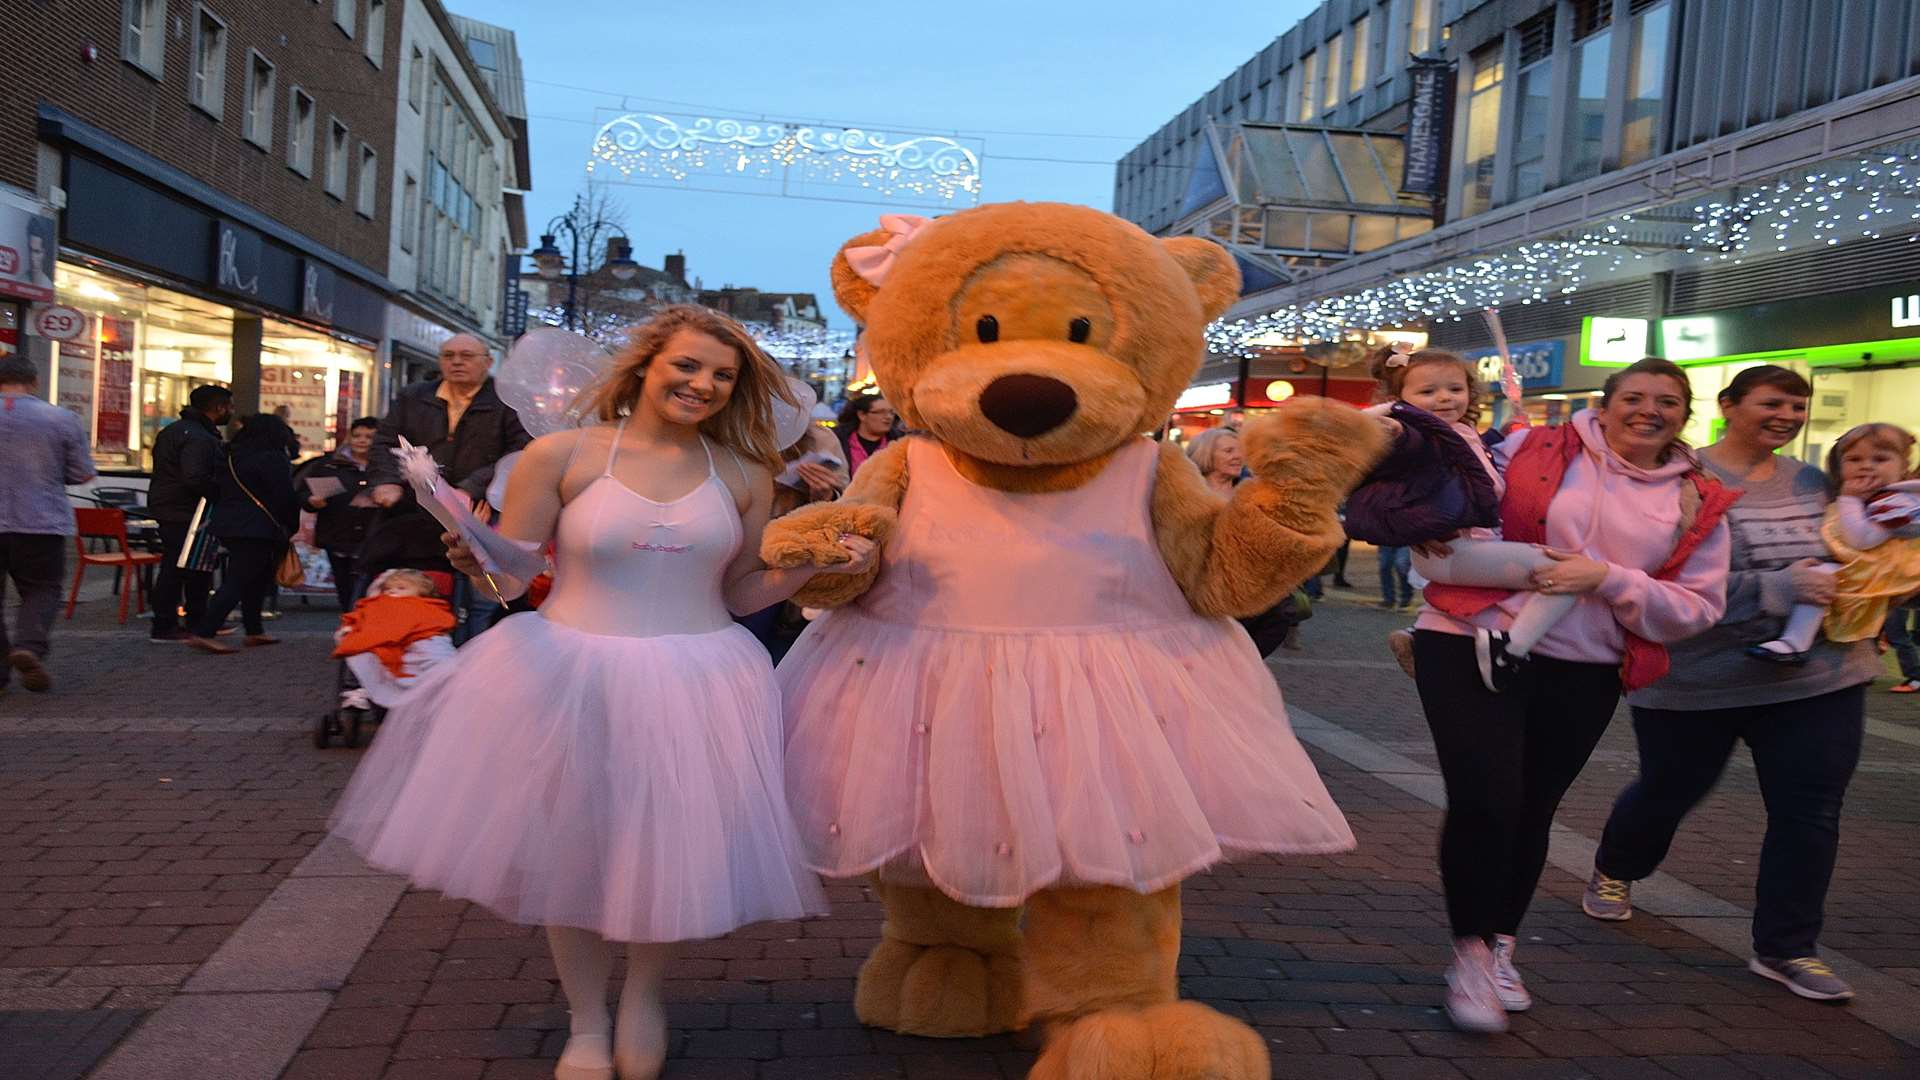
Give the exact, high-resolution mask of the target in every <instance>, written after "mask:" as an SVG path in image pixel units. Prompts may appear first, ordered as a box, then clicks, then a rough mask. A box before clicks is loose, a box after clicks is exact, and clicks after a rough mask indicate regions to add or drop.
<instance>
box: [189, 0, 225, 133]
mask: <svg viewBox="0 0 1920 1080" xmlns="http://www.w3.org/2000/svg"><path fill="white" fill-rule="evenodd" d="M226 93H227V24H226V23H224V22H221V21H220V18H219V16H217V15H215V14H214V13H213V12H211V11H208V10H207V9H206V8H204V7H202V8H199V9H197V10H196V11H195V12H194V20H193V72H192V74H191V75H190V76H189V78H188V86H187V95H188V100H190V101H192V102H193V103H194V104H195V105H196V106H198V107H199V108H200V109H201V110H202V111H203V112H205V113H206V114H207V115H208V116H211V117H213V118H214V119H215V120H218V119H220V114H221V112H222V109H223V107H224V106H225V104H226Z"/></svg>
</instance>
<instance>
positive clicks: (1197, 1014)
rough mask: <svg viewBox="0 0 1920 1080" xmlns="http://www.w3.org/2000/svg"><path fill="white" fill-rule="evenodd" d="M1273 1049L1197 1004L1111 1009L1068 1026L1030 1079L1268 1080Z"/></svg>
mask: <svg viewBox="0 0 1920 1080" xmlns="http://www.w3.org/2000/svg"><path fill="white" fill-rule="evenodd" d="M1270 1075H1272V1073H1271V1065H1270V1064H1269V1062H1268V1058H1267V1044H1266V1043H1265V1042H1263V1041H1262V1040H1261V1038H1260V1036H1259V1034H1258V1033H1256V1032H1255V1031H1254V1030H1253V1029H1252V1028H1250V1027H1248V1026H1247V1025H1245V1024H1243V1023H1241V1022H1240V1021H1238V1020H1235V1019H1233V1018H1231V1017H1228V1016H1223V1015H1221V1014H1220V1013H1217V1012H1215V1011H1214V1010H1212V1009H1209V1008H1207V1007H1206V1006H1205V1005H1202V1004H1200V1003H1199V1002H1197V1001H1171V1002H1167V1003H1165V1004H1162V1005H1149V1006H1147V1007H1145V1008H1136V1009H1130V1008H1119V1009H1104V1010H1101V1011H1100V1012H1096V1013H1090V1014H1088V1015H1086V1016H1083V1017H1080V1018H1079V1019H1077V1020H1073V1021H1069V1022H1063V1023H1061V1024H1060V1025H1059V1026H1057V1027H1056V1028H1054V1030H1053V1031H1052V1032H1050V1033H1049V1035H1048V1037H1047V1046H1046V1049H1045V1050H1044V1051H1042V1052H1041V1054H1040V1059H1039V1060H1038V1061H1036V1062H1035V1063H1034V1066H1033V1071H1032V1072H1029V1073H1028V1074H1027V1080H1266V1078H1267V1077H1268V1076H1270Z"/></svg>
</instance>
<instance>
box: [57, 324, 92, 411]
mask: <svg viewBox="0 0 1920 1080" xmlns="http://www.w3.org/2000/svg"><path fill="white" fill-rule="evenodd" d="M93 369H94V344H93V335H92V334H86V335H83V336H81V337H79V338H76V339H75V340H73V341H63V342H61V343H60V376H59V380H58V382H57V383H56V384H55V385H56V386H57V387H58V390H57V393H58V395H59V398H60V400H58V401H56V402H54V404H56V405H58V406H60V407H61V408H63V409H66V410H67V411H69V412H71V413H73V415H75V416H77V417H79V418H80V430H82V431H86V430H88V429H90V428H92V427H93V379H94V370H93Z"/></svg>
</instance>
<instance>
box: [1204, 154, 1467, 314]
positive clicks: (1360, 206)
mask: <svg viewBox="0 0 1920 1080" xmlns="http://www.w3.org/2000/svg"><path fill="white" fill-rule="evenodd" d="M1207 145H1208V150H1209V152H1207V153H1203V154H1201V155H1200V159H1199V161H1198V162H1196V163H1195V165H1194V168H1193V172H1192V174H1191V176H1189V178H1188V181H1187V190H1186V195H1185V198H1184V199H1183V200H1182V203H1181V208H1180V210H1181V218H1182V221H1181V224H1180V225H1178V226H1176V227H1175V229H1174V231H1175V232H1190V233H1195V234H1197V235H1201V236H1206V237H1209V238H1211V239H1213V240H1216V241H1218V242H1219V243H1221V244H1224V245H1226V247H1227V248H1228V249H1229V250H1230V251H1232V252H1233V254H1234V257H1235V258H1236V259H1237V260H1238V261H1239V263H1240V270H1241V274H1242V277H1243V278H1244V279H1245V284H1244V290H1243V291H1245V292H1249V293H1251V292H1258V291H1260V290H1263V289H1270V288H1273V287H1275V286H1277V285H1281V284H1285V283H1288V282H1291V281H1293V280H1294V279H1295V277H1296V275H1298V274H1300V273H1302V272H1305V271H1311V270H1316V269H1320V268H1322V267H1325V266H1326V265H1328V264H1329V263H1331V262H1334V261H1337V260H1340V259H1345V258H1347V257H1349V256H1352V255H1356V254H1360V253H1362V252H1368V251H1372V250H1374V249H1376V248H1382V247H1385V246H1387V245H1388V244H1392V243H1394V242H1395V241H1398V240H1404V239H1407V238H1409V237H1413V236H1418V235H1420V234H1421V233H1424V232H1427V231H1429V230H1430V229H1432V228H1433V218H1432V213H1433V211H1432V206H1431V204H1430V203H1429V201H1428V200H1427V199H1426V198H1425V197H1420V196H1410V195H1402V194H1400V192H1399V191H1398V184H1399V178H1400V173H1401V168H1402V154H1403V150H1404V146H1403V143H1402V139H1401V136H1399V135H1396V134H1393V133H1391V132H1378V131H1361V130H1353V129H1342V128H1326V127H1315V126H1309V125H1297V124H1267V123H1254V122H1242V123H1237V124H1226V125H1221V124H1214V125H1209V127H1208V129H1207Z"/></svg>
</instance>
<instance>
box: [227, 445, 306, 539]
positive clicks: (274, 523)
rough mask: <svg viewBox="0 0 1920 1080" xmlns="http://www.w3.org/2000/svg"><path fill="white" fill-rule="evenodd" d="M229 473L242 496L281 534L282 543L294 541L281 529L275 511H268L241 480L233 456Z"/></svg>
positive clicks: (230, 457) (229, 455)
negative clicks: (257, 508) (274, 514)
mask: <svg viewBox="0 0 1920 1080" xmlns="http://www.w3.org/2000/svg"><path fill="white" fill-rule="evenodd" d="M227 472H228V474H229V475H231V476H232V477H233V482H234V483H235V484H236V485H238V486H239V488H240V493H241V494H242V495H245V496H246V497H247V498H248V499H249V500H250V501H251V502H252V503H253V505H255V506H257V507H259V508H260V512H261V513H262V514H265V515H266V516H267V522H268V524H270V525H272V526H273V528H274V531H275V532H278V533H279V534H280V542H281V543H283V544H284V543H286V542H287V541H289V540H292V539H293V536H292V535H291V534H290V533H288V532H287V530H285V529H283V528H281V527H280V519H279V518H277V517H274V516H273V511H271V510H269V509H267V507H266V505H265V504H264V503H262V502H261V501H260V500H259V498H258V497H256V496H255V495H254V493H253V492H252V491H251V490H249V489H248V488H247V482H246V481H245V480H242V479H240V470H238V469H235V468H234V467H233V455H232V454H228V455H227Z"/></svg>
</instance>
